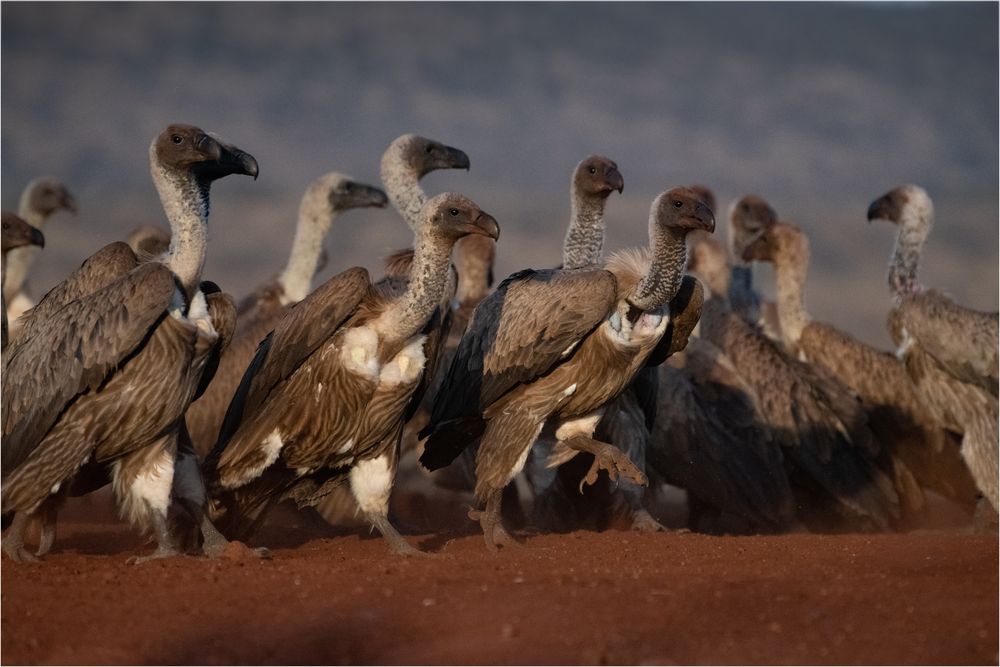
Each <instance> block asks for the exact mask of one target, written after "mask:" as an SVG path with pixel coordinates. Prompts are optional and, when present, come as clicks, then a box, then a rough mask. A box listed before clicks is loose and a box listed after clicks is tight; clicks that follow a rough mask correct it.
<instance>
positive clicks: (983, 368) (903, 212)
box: [868, 185, 1000, 511]
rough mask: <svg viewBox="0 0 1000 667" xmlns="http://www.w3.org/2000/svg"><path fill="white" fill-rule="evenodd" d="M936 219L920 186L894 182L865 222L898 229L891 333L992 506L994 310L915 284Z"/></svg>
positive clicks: (995, 441)
mask: <svg viewBox="0 0 1000 667" xmlns="http://www.w3.org/2000/svg"><path fill="white" fill-rule="evenodd" d="M933 219H934V205H933V204H932V202H931V198H930V197H929V196H928V195H927V192H926V191H924V189H923V188H921V187H919V186H916V185H904V186H901V187H898V188H896V189H894V190H892V191H890V192H888V193H886V194H885V195H883V196H882V197H880V198H879V199H876V200H875V201H874V202H872V204H871V206H870V207H869V208H868V220H869V221H871V220H888V221H890V222H893V223H895V224H896V225H898V226H899V235H898V236H897V237H896V246H895V248H894V249H893V253H892V260H891V263H890V265H889V288H890V290H891V292H892V309H891V310H890V312H889V331H890V332H891V333H892V337H893V341H894V342H895V343H896V345H897V346H898V348H899V349H898V352H897V353H896V354H897V356H898V357H899V358H900V359H902V360H903V364H904V365H905V366H906V371H907V373H908V374H909V376H910V378H911V379H912V380H913V383H914V385H915V386H916V388H917V394H918V395H919V396H920V398H921V399H922V401H923V404H924V405H926V406H927V408H928V409H929V410H930V412H931V414H932V415H933V416H934V418H935V419H936V420H937V421H938V422H939V423H940V424H942V425H943V426H944V427H945V428H946V429H948V430H950V431H954V432H955V433H961V434H962V447H961V453H962V458H964V459H965V462H966V464H968V466H969V471H970V472H971V473H972V478H973V479H974V480H975V481H976V485H977V486H978V487H979V490H980V491H981V492H982V493H983V495H984V496H985V497H986V498H987V499H989V502H990V504H991V505H993V509H994V511H996V510H997V507H998V505H997V502H998V499H997V493H998V489H997V486H998V479H997V474H998V473H997V446H998V440H1000V434H998V432H997V415H998V413H997V345H998V342H997V328H998V325H997V313H995V312H994V313H984V312H980V311H976V310H972V309H970V308H965V307H963V306H960V305H958V304H957V303H955V302H954V301H953V300H952V299H950V298H948V297H947V296H945V295H944V294H942V293H940V292H938V291H936V290H933V289H925V288H924V287H923V286H921V285H920V283H919V282H918V281H917V266H918V264H919V262H920V253H921V250H922V249H923V245H924V241H926V240H927V235H928V234H929V233H930V230H931V225H932V224H933Z"/></svg>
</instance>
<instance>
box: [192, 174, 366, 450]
mask: <svg viewBox="0 0 1000 667" xmlns="http://www.w3.org/2000/svg"><path fill="white" fill-rule="evenodd" d="M385 204H386V196H385V193H384V192H382V191H381V190H379V189H378V188H376V187H373V186H371V185H366V184H364V183H359V182H357V181H355V180H354V179H352V178H351V177H349V176H345V175H344V174H340V173H336V172H331V173H329V174H325V175H324V176H321V177H320V178H318V179H316V180H315V181H313V183H312V184H311V185H310V186H309V188H308V189H307V190H306V192H305V195H303V197H302V203H301V204H300V206H299V218H298V224H297V225H296V228H295V239H294V241H293V242H292V251H291V254H290V255H289V257H288V263H287V265H286V266H285V269H284V271H283V272H282V273H281V275H280V276H279V277H278V279H277V280H275V281H272V282H269V283H267V284H265V285H262V286H261V287H259V288H258V289H256V290H255V291H254V292H253V293H252V294H250V295H249V296H247V297H246V298H245V299H243V301H241V302H240V305H239V308H238V310H237V313H238V316H237V320H236V332H235V333H234V334H233V340H232V342H231V343H230V345H229V347H228V348H227V349H226V351H225V353H224V354H223V355H222V358H221V359H220V361H219V368H218V370H217V371H216V373H215V377H214V379H213V380H212V383H211V384H210V385H208V389H207V390H205V393H204V395H202V396H201V397H200V398H199V399H198V400H196V401H195V402H194V403H192V404H191V407H189V408H188V411H187V414H186V416H185V421H186V422H187V427H188V431H189V432H190V434H191V440H192V442H193V443H194V447H195V451H197V452H198V455H199V456H200V457H202V458H204V457H205V456H207V455H208V453H209V452H210V451H211V450H212V447H213V446H214V445H215V442H216V440H218V438H219V428H220V427H221V426H222V419H223V417H225V414H226V408H227V407H229V402H230V401H231V400H232V398H233V394H234V393H235V391H236V387H237V386H239V384H240V380H241V379H242V378H243V372H244V371H245V370H246V368H247V365H248V364H249V363H250V360H251V359H253V356H254V353H255V352H256V351H257V345H258V344H259V343H260V341H261V340H263V339H264V337H265V336H266V335H267V334H268V332H269V331H271V330H272V329H273V328H274V326H275V325H276V324H277V323H278V322H279V321H280V320H281V318H282V316H283V315H284V314H285V313H286V312H287V311H288V309H289V308H291V307H292V306H293V305H294V304H296V303H298V302H299V301H301V300H302V299H304V298H305V297H306V296H307V295H308V294H309V292H310V291H311V289H312V281H313V276H315V275H316V272H317V270H318V266H319V262H320V255H321V253H322V252H323V240H324V239H325V238H326V235H327V233H328V232H329V230H330V227H331V226H332V225H333V222H334V220H335V219H336V218H337V217H338V216H339V215H340V213H342V212H343V211H347V210H350V209H352V208H362V207H369V206H377V207H382V206H385Z"/></svg>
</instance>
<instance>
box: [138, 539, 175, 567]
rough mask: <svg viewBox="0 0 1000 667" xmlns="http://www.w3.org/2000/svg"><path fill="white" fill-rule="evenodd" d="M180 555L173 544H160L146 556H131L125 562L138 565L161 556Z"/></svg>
mask: <svg viewBox="0 0 1000 667" xmlns="http://www.w3.org/2000/svg"><path fill="white" fill-rule="evenodd" d="M180 555H182V554H181V552H180V551H178V550H177V549H176V548H174V547H173V546H170V545H166V546H164V545H162V544H161V545H160V546H158V547H156V551H154V552H153V553H151V554H149V555H148V556H132V557H130V558H129V559H128V560H127V561H125V562H126V563H128V564H129V565H138V564H139V563H145V562H147V561H151V560H159V559H161V558H171V557H173V556H180Z"/></svg>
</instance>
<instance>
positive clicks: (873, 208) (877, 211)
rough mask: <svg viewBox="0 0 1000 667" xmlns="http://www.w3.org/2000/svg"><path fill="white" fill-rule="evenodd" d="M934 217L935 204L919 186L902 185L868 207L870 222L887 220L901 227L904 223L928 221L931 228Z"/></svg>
mask: <svg viewBox="0 0 1000 667" xmlns="http://www.w3.org/2000/svg"><path fill="white" fill-rule="evenodd" d="M933 217H934V204H933V203H932V202H931V198H930V196H929V195H928V194H927V191H926V190H924V189H923V188H922V187H920V186H919V185H901V186H899V187H897V188H894V189H892V190H890V191H889V192H887V193H885V194H884V195H882V196H881V197H879V198H878V199H876V200H875V201H873V202H872V203H871V205H870V206H869V207H868V222H872V221H874V220H887V221H889V222H892V223H895V224H897V225H901V224H903V223H904V222H911V223H912V222H915V221H917V220H926V221H927V224H928V226H929V224H930V221H931V219H933Z"/></svg>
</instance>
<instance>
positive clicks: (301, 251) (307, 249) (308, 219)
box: [278, 196, 337, 305]
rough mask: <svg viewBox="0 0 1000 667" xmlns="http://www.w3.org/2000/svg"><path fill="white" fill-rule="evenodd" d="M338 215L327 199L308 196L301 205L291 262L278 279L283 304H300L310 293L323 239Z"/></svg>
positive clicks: (289, 261) (321, 250)
mask: <svg viewBox="0 0 1000 667" xmlns="http://www.w3.org/2000/svg"><path fill="white" fill-rule="evenodd" d="M336 217H337V213H336V211H333V210H332V209H331V208H330V206H329V205H328V204H326V203H325V202H319V201H316V200H315V199H314V198H312V197H309V196H306V197H304V198H303V199H302V203H301V204H300V205H299V219H298V224H297V225H296V226H295V238H294V240H293V241H292V252H291V254H290V255H289V256H288V264H286V265H285V270H284V271H283V272H282V274H281V276H280V277H279V278H278V283H279V284H280V285H281V289H282V295H281V303H282V304H283V305H288V304H291V303H298V302H299V301H301V300H302V299H304V298H306V296H308V295H309V292H310V291H311V290H312V280H313V277H314V276H315V275H316V267H318V266H319V258H320V255H321V254H322V252H323V239H324V238H326V234H327V232H328V231H329V230H330V226H331V225H332V224H333V221H334V219H335V218H336Z"/></svg>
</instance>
